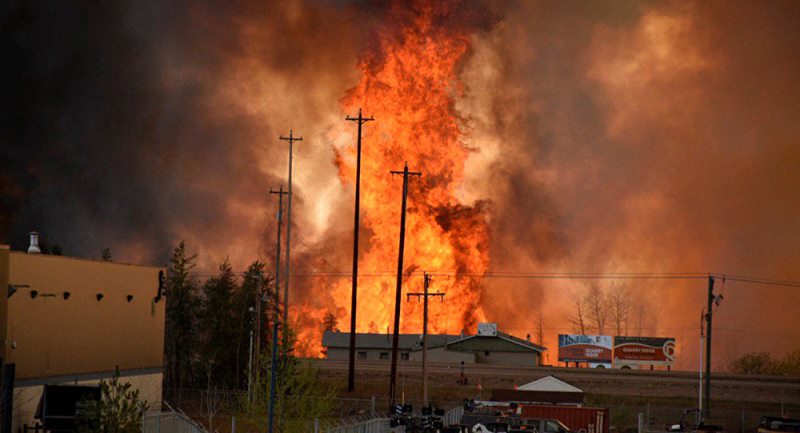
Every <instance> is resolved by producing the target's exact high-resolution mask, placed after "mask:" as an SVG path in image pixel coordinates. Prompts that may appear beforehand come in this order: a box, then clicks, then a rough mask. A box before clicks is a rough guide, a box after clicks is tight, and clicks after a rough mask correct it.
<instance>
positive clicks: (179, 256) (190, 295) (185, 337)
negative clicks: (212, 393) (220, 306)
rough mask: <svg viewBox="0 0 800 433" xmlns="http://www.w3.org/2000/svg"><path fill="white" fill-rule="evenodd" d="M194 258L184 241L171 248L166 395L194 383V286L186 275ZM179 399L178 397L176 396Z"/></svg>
mask: <svg viewBox="0 0 800 433" xmlns="http://www.w3.org/2000/svg"><path fill="white" fill-rule="evenodd" d="M196 257H197V256H194V255H188V254H187V253H186V244H185V242H184V241H181V243H180V244H179V245H178V246H177V247H176V248H175V250H174V251H173V253H172V257H171V258H170V261H169V262H170V264H169V268H168V269H167V281H166V299H167V312H166V316H167V317H166V341H165V344H164V346H165V348H166V365H167V372H166V373H167V374H166V387H167V391H173V390H180V389H183V388H187V387H191V386H193V385H194V382H195V379H196V377H195V374H194V372H193V368H192V364H193V359H194V356H193V354H195V353H196V344H197V340H198V339H197V335H196V333H195V331H194V330H195V329H196V327H195V325H196V324H197V314H198V312H199V307H200V303H199V299H198V296H197V286H196V283H195V281H194V280H193V279H192V277H191V275H190V274H189V272H190V271H191V270H192V268H194V266H195V265H194V260H195V258H196ZM177 396H178V398H180V394H178V395H177Z"/></svg>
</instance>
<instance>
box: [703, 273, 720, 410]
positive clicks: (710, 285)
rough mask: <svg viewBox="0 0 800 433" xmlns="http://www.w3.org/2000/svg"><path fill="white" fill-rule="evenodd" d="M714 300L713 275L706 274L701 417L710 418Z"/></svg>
mask: <svg viewBox="0 0 800 433" xmlns="http://www.w3.org/2000/svg"><path fill="white" fill-rule="evenodd" d="M720 299H721V298H720ZM714 301H717V303H719V301H718V300H717V299H716V296H714V277H713V276H711V275H709V276H708V309H707V310H706V386H705V389H704V390H703V391H705V393H706V395H705V408H704V410H703V418H704V419H709V418H711V318H712V311H713V310H712V307H713V306H714Z"/></svg>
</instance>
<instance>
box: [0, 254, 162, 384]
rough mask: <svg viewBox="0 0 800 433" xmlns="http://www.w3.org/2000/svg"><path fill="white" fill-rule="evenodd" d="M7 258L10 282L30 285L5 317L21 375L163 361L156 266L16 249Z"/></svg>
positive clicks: (101, 369)
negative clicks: (100, 298) (35, 295)
mask: <svg viewBox="0 0 800 433" xmlns="http://www.w3.org/2000/svg"><path fill="white" fill-rule="evenodd" d="M0 254H2V252H1V251H0ZM0 261H1V260H0ZM8 263H9V277H8V280H9V281H8V283H10V284H15V285H28V286H30V287H28V288H20V289H19V290H18V291H17V292H16V293H15V294H14V295H13V296H12V297H11V298H8V309H7V314H6V315H5V316H4V317H2V318H0V319H3V320H0V322H3V323H6V324H7V340H8V341H9V343H10V344H13V345H14V346H15V347H14V348H13V349H12V348H10V346H9V345H6V355H7V356H6V359H5V362H13V363H15V364H16V377H17V380H18V381H19V380H23V379H27V378H40V377H49V376H63V375H70V374H83V373H95V372H104V371H113V370H114V369H115V368H116V367H119V368H120V369H122V370H129V369H144V368H154V367H157V368H161V367H162V366H163V353H164V309H165V306H166V300H165V299H161V301H160V302H155V301H154V297H155V296H156V294H157V290H158V271H159V268H155V267H145V266H133V265H126V264H118V263H112V262H100V261H91V260H81V259H74V258H68V257H61V256H50V255H42V254H25V253H19V252H11V253H10V254H9V260H8ZM1 267H2V265H0V268H1ZM1 272H2V271H0V273H1ZM0 278H2V275H0ZM3 287H7V286H6V285H4V286H3ZM32 291H37V292H38V296H37V297H36V298H31V292H32ZM64 292H69V293H70V296H69V298H68V299H64ZM98 293H102V294H103V299H102V300H101V301H98V300H97V298H96V296H97V294H98ZM128 295H132V296H133V299H132V300H131V301H130V302H128V300H127V296H128ZM0 308H2V306H1V305H0Z"/></svg>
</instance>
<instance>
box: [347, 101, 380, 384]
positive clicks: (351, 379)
mask: <svg viewBox="0 0 800 433" xmlns="http://www.w3.org/2000/svg"><path fill="white" fill-rule="evenodd" d="M345 119H346V120H349V121H352V122H356V123H358V156H357V158H356V210H355V212H354V214H355V222H354V223H353V292H352V294H351V295H350V358H349V364H348V370H347V390H348V391H350V392H352V391H353V389H355V374H356V358H355V353H356V312H357V308H356V307H357V301H356V299H357V297H358V226H359V225H358V222H359V218H360V212H361V209H360V206H361V125H363V124H365V123H367V122H369V121H371V120H375V119H373V118H372V116H370V117H368V118H367V117H362V116H361V109H360V108H359V109H358V117H350V116H347V117H346V118H345Z"/></svg>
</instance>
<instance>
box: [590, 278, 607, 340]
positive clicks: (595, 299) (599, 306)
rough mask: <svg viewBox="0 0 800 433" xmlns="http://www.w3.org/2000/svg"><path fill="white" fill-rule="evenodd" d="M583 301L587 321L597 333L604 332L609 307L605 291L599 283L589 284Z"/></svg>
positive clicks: (601, 333)
mask: <svg viewBox="0 0 800 433" xmlns="http://www.w3.org/2000/svg"><path fill="white" fill-rule="evenodd" d="M584 302H585V303H586V310H587V316H588V319H589V323H590V324H591V325H592V326H593V327H594V329H596V330H597V333H598V334H600V335H603V334H605V331H606V321H607V319H608V309H609V308H608V299H607V297H606V294H605V291H603V289H602V288H600V286H599V285H597V284H592V285H591V286H589V291H588V292H586V297H585V298H584Z"/></svg>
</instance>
